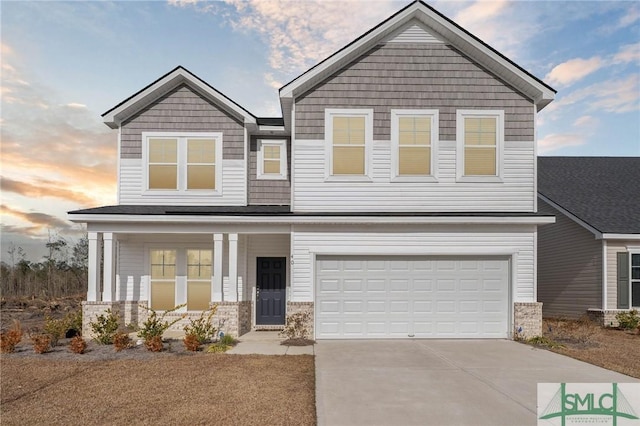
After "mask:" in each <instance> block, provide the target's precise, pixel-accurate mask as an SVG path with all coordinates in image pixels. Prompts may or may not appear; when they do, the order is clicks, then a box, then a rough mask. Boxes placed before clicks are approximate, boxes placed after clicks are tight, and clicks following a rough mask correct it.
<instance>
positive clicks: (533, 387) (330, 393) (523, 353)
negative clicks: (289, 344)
mask: <svg viewBox="0 0 640 426" xmlns="http://www.w3.org/2000/svg"><path fill="white" fill-rule="evenodd" d="M315 354H316V406H317V411H318V424H319V425H320V426H323V425H327V426H329V425H331V426H334V425H528V424H529V425H534V424H536V395H537V383H545V382H546V383H557V382H606V383H609V382H638V380H637V379H634V378H632V377H629V376H625V375H623V374H619V373H615V372H612V371H609V370H605V369H603V368H600V367H596V366H593V365H591V364H587V363H584V362H581V361H577V360H574V359H572V358H568V357H565V356H562V355H558V354H555V353H552V352H549V351H545V350H542V349H535V348H533V347H531V346H527V345H524V344H521V343H517V342H513V341H509V340H363V341H336V340H325V341H319V342H318V343H317V344H316V347H315Z"/></svg>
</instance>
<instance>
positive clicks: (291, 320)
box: [280, 311, 311, 339]
mask: <svg viewBox="0 0 640 426" xmlns="http://www.w3.org/2000/svg"><path fill="white" fill-rule="evenodd" d="M310 323H311V312H309V311H300V312H296V313H295V314H291V315H288V316H287V322H286V324H285V326H284V329H283V330H282V331H281V332H280V336H284V337H286V338H287V339H307V338H308V337H309V332H310V330H309V324H310Z"/></svg>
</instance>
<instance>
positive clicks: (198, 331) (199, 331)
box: [184, 305, 218, 344]
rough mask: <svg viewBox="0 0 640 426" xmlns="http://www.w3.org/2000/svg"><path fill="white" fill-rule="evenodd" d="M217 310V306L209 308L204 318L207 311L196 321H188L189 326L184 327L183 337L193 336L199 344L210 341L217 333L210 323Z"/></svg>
mask: <svg viewBox="0 0 640 426" xmlns="http://www.w3.org/2000/svg"><path fill="white" fill-rule="evenodd" d="M217 309H218V306H217V305H216V306H214V307H213V308H211V310H210V311H209V314H208V315H206V316H205V314H206V313H207V311H204V312H202V314H200V317H199V318H198V319H195V320H194V319H189V324H187V325H185V326H184V332H185V335H187V336H193V337H194V338H195V339H196V340H197V341H198V343H200V344H203V343H206V342H208V341H210V340H211V339H212V338H213V337H214V336H215V335H216V331H217V329H216V328H215V327H214V326H213V323H212V322H211V318H213V316H214V315H215V313H216V310H217Z"/></svg>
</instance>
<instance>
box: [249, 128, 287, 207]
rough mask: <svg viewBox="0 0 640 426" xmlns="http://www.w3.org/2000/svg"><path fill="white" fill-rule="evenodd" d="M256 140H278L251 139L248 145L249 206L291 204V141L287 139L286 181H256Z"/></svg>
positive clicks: (253, 137)
mask: <svg viewBox="0 0 640 426" xmlns="http://www.w3.org/2000/svg"><path fill="white" fill-rule="evenodd" d="M258 139H280V140H282V139H283V138H281V137H279V138H269V137H262V136H261V137H255V136H252V137H251V142H250V144H249V171H248V173H249V176H248V179H247V182H248V183H249V204H273V205H280V204H289V203H290V202H291V140H290V139H288V138H287V179H286V180H258V179H256V176H257V171H258V170H257V160H258Z"/></svg>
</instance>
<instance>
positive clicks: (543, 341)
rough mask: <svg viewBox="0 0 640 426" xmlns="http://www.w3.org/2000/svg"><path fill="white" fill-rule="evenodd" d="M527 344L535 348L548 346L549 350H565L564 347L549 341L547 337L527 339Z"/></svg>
mask: <svg viewBox="0 0 640 426" xmlns="http://www.w3.org/2000/svg"><path fill="white" fill-rule="evenodd" d="M527 343H529V344H530V345H535V346H547V347H548V348H549V349H554V348H564V346H563V345H561V344H559V343H556V342H555V341H553V340H551V339H549V338H548V337H545V336H535V337H532V338H530V339H527Z"/></svg>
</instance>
